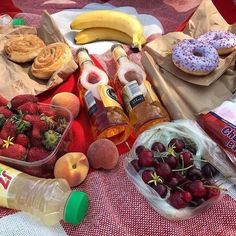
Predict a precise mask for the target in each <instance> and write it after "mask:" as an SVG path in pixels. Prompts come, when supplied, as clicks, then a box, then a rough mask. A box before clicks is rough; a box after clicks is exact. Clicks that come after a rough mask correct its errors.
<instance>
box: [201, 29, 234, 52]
mask: <svg viewBox="0 0 236 236" xmlns="http://www.w3.org/2000/svg"><path fill="white" fill-rule="evenodd" d="M197 40H198V41H200V42H203V43H208V44H210V45H211V46H212V47H214V48H215V49H216V50H217V52H218V53H219V55H224V54H228V53H231V52H232V51H234V50H236V35H235V34H233V33H231V32H224V31H209V32H207V33H205V34H202V35H201V36H200V37H199V38H198V39H197Z"/></svg>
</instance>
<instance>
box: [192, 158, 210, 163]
mask: <svg viewBox="0 0 236 236" xmlns="http://www.w3.org/2000/svg"><path fill="white" fill-rule="evenodd" d="M191 159H192V160H193V161H202V162H206V163H209V161H207V160H204V159H194V158H191Z"/></svg>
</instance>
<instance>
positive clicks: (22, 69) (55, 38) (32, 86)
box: [0, 12, 78, 99]
mask: <svg viewBox="0 0 236 236" xmlns="http://www.w3.org/2000/svg"><path fill="white" fill-rule="evenodd" d="M16 34H37V35H38V36H39V37H40V38H41V39H42V40H43V41H44V42H45V43H46V44H50V43H54V42H66V41H65V39H64V37H63V36H62V34H61V33H60V31H59V29H58V28H57V26H56V24H55V23H54V21H53V19H52V18H51V17H50V15H49V14H48V13H47V12H44V13H43V15H42V24H41V26H40V28H39V29H38V30H36V29H35V28H34V27H29V26H22V27H18V28H13V29H9V30H7V31H6V32H5V33H4V34H1V35H0V78H1V83H0V94H1V95H2V96H4V97H5V98H7V99H11V98H12V97H14V96H15V95H18V94H23V93H30V94H34V95H37V94H39V93H42V92H44V91H46V90H48V89H51V88H52V87H54V86H56V85H58V84H61V83H62V82H63V81H64V80H65V79H67V78H68V76H69V75H70V74H72V73H73V72H74V71H75V70H76V69H77V68H78V66H77V64H76V63H75V61H74V60H73V59H72V60H71V61H70V62H69V63H67V64H65V65H64V66H63V67H61V68H60V69H59V70H58V71H56V72H55V73H54V74H53V75H52V76H51V78H49V80H40V79H36V78H34V77H33V76H32V74H31V73H30V68H31V64H32V62H31V63H23V64H17V63H14V62H12V61H10V60H8V59H7V57H6V56H5V55H4V52H3V47H4V43H5V41H6V40H7V39H8V38H10V37H13V36H14V35H16Z"/></svg>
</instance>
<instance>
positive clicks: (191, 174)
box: [186, 167, 202, 180]
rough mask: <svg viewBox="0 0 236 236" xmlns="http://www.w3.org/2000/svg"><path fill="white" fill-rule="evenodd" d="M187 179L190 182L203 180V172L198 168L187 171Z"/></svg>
mask: <svg viewBox="0 0 236 236" xmlns="http://www.w3.org/2000/svg"><path fill="white" fill-rule="evenodd" d="M186 176H187V178H188V179H190V180H196V179H202V172H201V170H199V169H198V168H196V167H192V168H190V169H188V170H187V174H186Z"/></svg>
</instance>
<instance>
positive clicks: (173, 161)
mask: <svg viewBox="0 0 236 236" xmlns="http://www.w3.org/2000/svg"><path fill="white" fill-rule="evenodd" d="M221 153H222V151H221V150H220V148H219V147H218V146H217V145H216V144H215V143H214V142H213V141H212V140H211V139H209V137H208V136H206V135H205V133H204V132H203V131H202V130H201V128H200V127H199V126H198V125H197V123H195V122H194V121H190V120H178V121H174V122H169V123H163V124H158V125H156V126H154V127H152V128H151V129H149V130H147V131H145V132H143V133H142V134H141V135H139V137H138V138H137V139H136V141H135V143H134V144H133V147H132V149H131V150H130V152H129V153H128V154H127V156H126V158H125V160H124V166H125V170H126V173H127V175H128V177H129V178H130V180H131V182H133V183H134V184H135V186H136V187H137V190H138V191H139V192H140V193H141V194H142V195H143V196H144V197H145V198H146V199H147V200H148V202H149V203H150V204H151V206H152V207H153V208H154V209H155V210H156V211H157V212H158V213H159V214H160V215H162V216H163V217H165V218H167V219H170V220H184V219H189V218H191V217H194V216H196V215H197V214H200V213H202V212H203V211H205V210H206V209H208V208H209V207H211V206H212V205H213V204H214V203H216V202H217V201H218V200H220V199H221V197H222V196H223V188H222V183H223V181H224V179H223V176H222V175H220V173H219V171H218V170H217V169H216V168H215V167H214V166H212V165H211V164H210V163H209V162H208V161H207V159H208V157H209V156H210V155H221Z"/></svg>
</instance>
